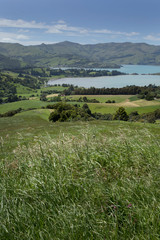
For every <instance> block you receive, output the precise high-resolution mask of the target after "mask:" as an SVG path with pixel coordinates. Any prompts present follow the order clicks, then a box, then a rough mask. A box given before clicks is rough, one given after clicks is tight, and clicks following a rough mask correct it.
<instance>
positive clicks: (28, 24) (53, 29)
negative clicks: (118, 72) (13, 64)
mask: <svg viewBox="0 0 160 240" xmlns="http://www.w3.org/2000/svg"><path fill="white" fill-rule="evenodd" d="M0 27H3V28H20V30H19V31H20V32H27V31H29V30H28V29H46V33H50V34H67V35H75V36H76V35H77V36H79V35H88V34H108V35H123V36H126V37H133V36H136V35H139V33H137V32H129V33H127V32H121V31H112V30H109V29H100V30H92V29H86V28H83V27H75V26H69V25H68V24H67V23H66V22H65V21H63V20H59V21H57V22H56V23H55V22H54V23H53V24H46V23H38V22H36V21H24V20H22V19H18V20H11V19H5V18H0Z"/></svg>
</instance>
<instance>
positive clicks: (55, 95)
mask: <svg viewBox="0 0 160 240" xmlns="http://www.w3.org/2000/svg"><path fill="white" fill-rule="evenodd" d="M57 96H58V93H54V94H49V95H47V96H46V97H47V98H49V97H57Z"/></svg>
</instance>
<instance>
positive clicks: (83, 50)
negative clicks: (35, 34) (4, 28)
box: [0, 41, 160, 68]
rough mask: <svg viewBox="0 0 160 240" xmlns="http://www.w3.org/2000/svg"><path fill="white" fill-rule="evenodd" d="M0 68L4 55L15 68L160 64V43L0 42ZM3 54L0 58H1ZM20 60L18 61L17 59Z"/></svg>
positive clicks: (2, 65) (2, 66) (4, 60)
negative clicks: (29, 43) (30, 66)
mask: <svg viewBox="0 0 160 240" xmlns="http://www.w3.org/2000/svg"><path fill="white" fill-rule="evenodd" d="M0 53H1V58H0V59H1V60H0V67H1V68H4V66H5V67H7V65H5V64H3V63H5V62H6V59H5V57H9V58H11V59H14V60H15V59H16V62H15V61H13V62H10V63H11V65H12V64H13V68H15V64H18V65H17V67H19V66H20V65H21V64H22V63H23V65H34V66H52V67H60V66H61V67H62V66H67V67H96V68H99V67H101V68H103V67H104V68H107V67H108V68H109V67H119V66H120V65H121V64H150V65H160V46H154V45H148V44H146V43H129V42H126V43H103V44H95V45H91V44H87V45H81V44H78V43H72V42H68V41H65V42H61V43H56V44H41V45H37V46H23V45H20V44H12V43H0ZM2 56H3V57H2ZM17 60H18V61H20V62H21V64H20V63H19V62H18V61H17ZM10 61H11V60H10Z"/></svg>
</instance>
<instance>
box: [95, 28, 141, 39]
mask: <svg viewBox="0 0 160 240" xmlns="http://www.w3.org/2000/svg"><path fill="white" fill-rule="evenodd" d="M92 32H93V33H98V34H112V35H122V36H126V37H132V36H137V35H139V33H138V32H130V33H127V32H120V31H111V30H108V29H101V30H94V31H92Z"/></svg>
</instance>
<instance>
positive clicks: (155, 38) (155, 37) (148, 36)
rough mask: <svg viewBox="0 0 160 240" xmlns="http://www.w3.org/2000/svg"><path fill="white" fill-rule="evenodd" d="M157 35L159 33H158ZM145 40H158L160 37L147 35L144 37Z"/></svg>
mask: <svg viewBox="0 0 160 240" xmlns="http://www.w3.org/2000/svg"><path fill="white" fill-rule="evenodd" d="M158 35H159V34H158ZM144 39H145V40H149V41H155V42H156V41H160V37H157V36H153V35H147V36H145V37H144Z"/></svg>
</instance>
